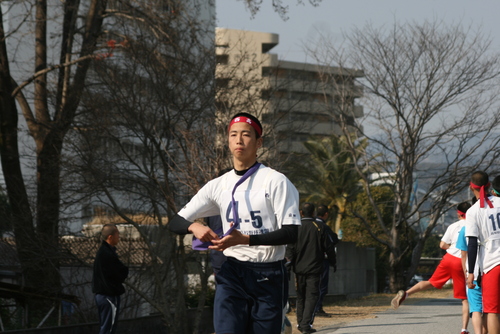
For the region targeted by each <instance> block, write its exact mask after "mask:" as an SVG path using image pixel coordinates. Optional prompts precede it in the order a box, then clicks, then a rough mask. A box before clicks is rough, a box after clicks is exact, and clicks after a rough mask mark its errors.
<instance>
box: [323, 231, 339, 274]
mask: <svg viewBox="0 0 500 334" xmlns="http://www.w3.org/2000/svg"><path fill="white" fill-rule="evenodd" d="M333 234H335V233H334V232H333V231H332V230H331V229H330V227H329V226H325V227H324V230H323V247H324V252H325V253H326V257H327V259H328V262H329V263H330V265H331V266H332V267H335V266H336V265H337V253H336V252H335V244H336V243H337V242H338V238H337V240H336V241H334V240H333V239H332V238H333ZM335 235H336V234H335Z"/></svg>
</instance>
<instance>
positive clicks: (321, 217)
mask: <svg viewBox="0 0 500 334" xmlns="http://www.w3.org/2000/svg"><path fill="white" fill-rule="evenodd" d="M337 209H338V208H337ZM337 211H338V210H337ZM328 216H329V212H328V207H327V206H326V205H324V204H321V205H318V208H317V209H316V222H317V223H319V224H321V225H323V226H324V228H325V230H326V232H327V234H328V236H329V238H330V240H331V242H332V243H333V245H334V246H335V245H337V244H338V242H339V237H338V235H337V233H335V232H333V231H332V229H331V228H330V226H328V224H327V223H326V221H327V220H328ZM336 262H337V255H336V252H335V251H334V252H333V253H331V254H330V258H328V257H327V256H326V254H325V259H324V260H323V270H322V272H321V276H320V280H319V281H320V283H319V298H318V302H317V303H316V309H315V311H314V316H315V317H330V316H331V315H330V314H328V313H326V312H325V310H323V299H324V298H325V296H326V294H327V293H328V281H329V276H330V264H331V263H336ZM332 267H333V272H336V271H337V266H336V265H335V264H334V265H332Z"/></svg>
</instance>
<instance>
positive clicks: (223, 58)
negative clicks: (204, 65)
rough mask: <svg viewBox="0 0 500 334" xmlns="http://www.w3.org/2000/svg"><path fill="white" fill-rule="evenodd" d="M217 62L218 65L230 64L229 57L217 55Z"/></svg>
mask: <svg viewBox="0 0 500 334" xmlns="http://www.w3.org/2000/svg"><path fill="white" fill-rule="evenodd" d="M215 61H216V63H217V65H227V64H229V55H216V56H215Z"/></svg>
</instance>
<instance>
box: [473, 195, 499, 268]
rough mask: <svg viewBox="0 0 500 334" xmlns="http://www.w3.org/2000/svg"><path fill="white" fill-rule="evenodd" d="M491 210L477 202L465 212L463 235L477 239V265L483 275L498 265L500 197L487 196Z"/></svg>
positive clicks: (486, 205)
mask: <svg viewBox="0 0 500 334" xmlns="http://www.w3.org/2000/svg"><path fill="white" fill-rule="evenodd" d="M488 198H489V199H490V201H491V202H492V203H493V208H490V207H489V206H488V203H485V207H484V208H480V207H479V205H480V204H479V201H477V202H476V203H474V205H473V206H471V207H470V209H469V210H467V215H466V219H465V220H466V225H465V226H466V227H465V235H466V236H467V237H477V238H478V242H479V241H481V242H480V247H479V256H478V260H477V263H478V264H479V267H480V268H481V270H482V271H483V272H484V273H487V272H488V271H490V270H491V269H493V268H494V267H496V266H497V265H499V264H500V197H496V196H492V195H489V196H488Z"/></svg>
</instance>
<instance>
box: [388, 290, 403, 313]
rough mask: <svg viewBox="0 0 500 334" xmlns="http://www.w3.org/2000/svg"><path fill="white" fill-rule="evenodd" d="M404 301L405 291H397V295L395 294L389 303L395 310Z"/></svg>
mask: <svg viewBox="0 0 500 334" xmlns="http://www.w3.org/2000/svg"><path fill="white" fill-rule="evenodd" d="M405 299H406V291H404V290H399V291H398V293H397V294H396V297H394V298H393V299H392V301H391V305H392V308H393V309H395V310H397V309H398V307H399V305H401V303H402V302H404V300H405Z"/></svg>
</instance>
